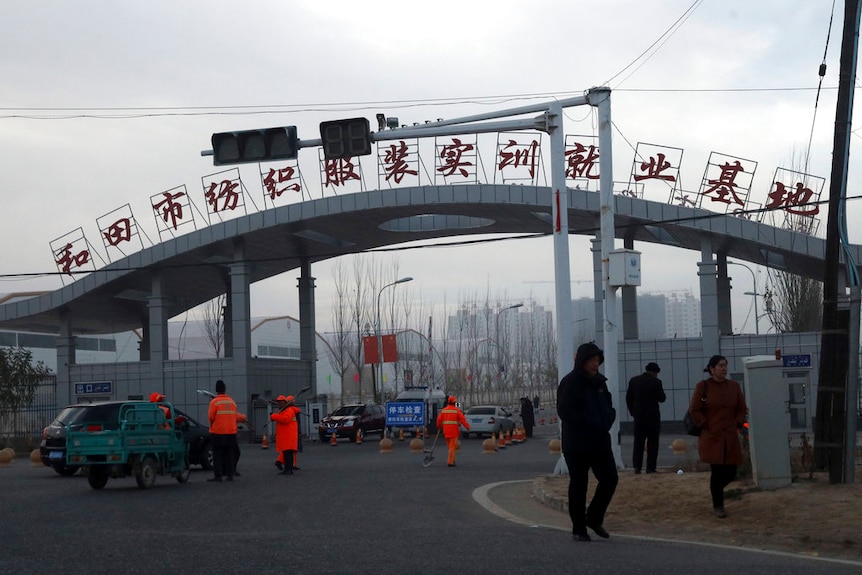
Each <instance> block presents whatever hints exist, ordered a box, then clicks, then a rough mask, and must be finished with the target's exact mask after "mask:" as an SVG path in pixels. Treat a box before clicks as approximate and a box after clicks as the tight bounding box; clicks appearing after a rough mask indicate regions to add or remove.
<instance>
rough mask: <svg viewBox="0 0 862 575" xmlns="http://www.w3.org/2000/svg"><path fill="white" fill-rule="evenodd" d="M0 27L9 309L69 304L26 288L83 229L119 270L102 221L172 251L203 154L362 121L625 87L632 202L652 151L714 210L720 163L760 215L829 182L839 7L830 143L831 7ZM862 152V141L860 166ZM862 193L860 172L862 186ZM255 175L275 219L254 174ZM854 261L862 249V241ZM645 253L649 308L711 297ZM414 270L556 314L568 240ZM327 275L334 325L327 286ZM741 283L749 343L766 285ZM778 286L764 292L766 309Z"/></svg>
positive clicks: (50, 4) (723, 3)
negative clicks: (182, 192)
mask: <svg viewBox="0 0 862 575" xmlns="http://www.w3.org/2000/svg"><path fill="white" fill-rule="evenodd" d="M0 5H2V11H3V18H2V20H0V53H2V54H3V57H2V59H0V77H2V78H3V90H2V91H0V158H2V160H0V174H2V179H3V183H4V186H3V189H4V191H3V198H4V205H3V210H2V216H0V217H2V226H0V241H2V243H3V246H4V250H3V254H4V255H3V257H2V259H0V276H2V277H0V293H9V292H17V291H29V290H37V289H54V288H56V287H59V286H60V285H61V283H60V280H59V279H58V278H57V277H55V276H45V277H26V278H25V279H21V278H20V277H16V275H15V274H38V273H43V272H53V271H55V269H56V268H55V266H54V263H53V259H52V254H51V249H50V247H49V244H50V242H52V241H53V240H55V239H57V238H59V237H61V236H63V235H65V234H67V233H68V232H70V231H72V230H73V229H75V228H78V227H82V228H83V230H84V233H85V234H86V235H87V238H88V239H89V241H90V243H91V244H94V245H96V246H97V247H98V248H101V242H100V241H99V238H98V227H97V225H96V218H98V217H101V216H103V215H105V214H107V213H109V212H112V211H113V210H115V209H117V208H119V207H121V206H123V205H125V204H129V205H130V207H131V209H132V211H133V212H134V215H135V217H136V219H137V221H138V223H139V225H140V226H141V228H143V229H144V231H145V232H146V233H147V234H148V235H149V237H150V238H152V239H154V240H155V239H157V238H158V233H157V231H156V226H155V222H154V218H153V215H152V212H151V210H150V207H149V198H150V196H152V195H154V194H157V193H159V192H162V191H165V190H168V189H171V188H174V187H176V186H180V185H186V186H187V188H188V191H189V193H190V194H191V196H192V198H193V200H194V201H196V202H199V203H201V204H202V203H203V200H202V197H203V191H202V189H201V178H202V177H203V176H205V175H207V174H211V173H213V172H215V171H216V170H215V169H214V168H213V166H212V160H211V158H204V157H201V156H200V151H201V150H204V149H208V148H209V147H210V145H209V138H210V135H211V134H212V133H213V132H218V131H225V130H234V129H247V128H259V127H266V126H281V125H296V126H297V127H298V129H299V134H300V137H301V138H315V137H317V134H318V124H319V122H321V121H323V120H331V119H338V118H345V117H351V116H360V115H361V116H366V117H368V118H369V119H370V120H371V121H372V125H373V123H374V115H375V113H377V112H384V113H386V114H387V115H392V116H398V117H399V118H400V119H401V121H402V123H408V124H409V123H413V122H422V121H424V120H427V119H436V118H440V117H445V118H452V117H457V116H464V115H470V114H476V113H481V112H484V111H488V110H494V109H500V108H510V107H515V106H519V105H522V104H524V103H528V102H534V101H547V100H550V99H551V98H553V97H555V96H560V97H566V96H571V95H575V94H579V93H581V92H582V91H584V90H586V89H588V88H590V87H592V86H597V85H608V86H609V87H611V88H612V89H613V93H612V98H613V103H612V115H613V121H614V123H615V125H616V127H617V130H618V131H616V132H615V133H614V180H619V181H625V180H627V179H628V174H629V172H630V171H631V166H632V161H633V158H634V150H633V148H632V147H631V146H634V145H637V143H638V142H649V143H652V144H659V145H663V146H669V147H675V148H681V149H683V150H684V156H683V161H682V164H681V182H682V186H683V188H684V189H686V190H691V191H694V192H696V191H697V189H698V187H699V184H700V180H701V178H702V176H703V172H704V168H705V166H706V163H707V160H708V157H709V154H710V152H720V153H723V154H728V155H731V156H736V157H741V158H746V159H750V160H754V161H756V162H758V169H757V174H756V177H755V179H754V182H753V186H752V191H751V194H752V198H754V199H756V200H757V201H758V202H760V203H763V202H764V200H765V198H766V194H767V192H768V191H769V186H770V182H771V181H772V177H773V174H774V171H775V169H776V168H777V167H779V166H780V167H792V166H791V165H790V164H791V163H792V162H791V158H792V157H793V156H794V154H796V155H797V156H799V155H800V154H801V153H804V151H805V149H806V148H807V146H808V142H809V136H810V135H812V134H813V137H812V140H811V152H810V168H809V170H808V172H809V173H811V174H814V175H817V176H821V177H824V178H827V179H828V177H829V175H830V174H829V170H830V161H831V149H832V130H833V125H834V113H835V111H834V106H835V100H836V94H837V93H836V90H835V88H836V87H837V84H838V64H839V62H838V55H839V51H840V45H841V32H842V30H841V27H842V18H843V3H840V2H839V3H837V5H836V7H835V8H836V14H835V22H834V23H833V27H832V37H831V41H830V44H829V50H828V53H827V64H828V70H827V74H826V77H825V79H824V82H823V85H824V87H825V88H826V89H824V90H823V92H822V93H821V95H820V100H819V108H818V109H817V115H816V123H814V125H813V132H812V122H813V121H814V118H815V116H814V113H815V98H816V91H815V90H814V89H815V88H816V87H817V85H818V75H817V70H818V66H819V65H820V63H821V60H822V59H823V56H824V49H825V46H826V40H827V33H828V32H829V19H830V15H831V10H832V7H833V3H832V2H831V1H829V0H758V1H757V2H752V1H751V0H745V1H742V0H703V1H702V2H694V1H692V0H675V1H674V0H653V1H651V2H637V1H634V0H603V1H602V2H585V1H581V0H576V1H573V0H535V1H534V2H529V3H526V2H515V1H509V0H495V1H493V2H492V1H468V2H463V1H460V2H456V1H451V0H438V1H435V2H426V1H415V2H403V1H401V2H396V1H375V0H366V1H364V2H355V1H348V0H334V1H333V0H327V1H319V0H308V1H305V0H299V1H297V0H292V1H290V2H284V1H257V2H247V3H236V2H226V1H221V0H215V1H213V0H208V1H181V0H148V1H147V2H115V1H110V0H88V1H81V0H77V1H76V0H54V1H41V2H13V1H10V0H0ZM692 7H694V8H693V10H689V9H690V8H692ZM681 18H682V20H681V21H680V19H681ZM678 21H679V22H678ZM675 23H678V24H679V25H678V27H676V28H674V24H675ZM672 28H673V29H674V32H673V33H672V34H669V35H667V36H664V37H663V34H665V32H667V31H668V30H669V29H672ZM656 41H659V42H658V44H655V45H653V44H654V43H655V42H656ZM645 52H646V55H645V57H643V58H641V59H638V57H639V56H641V55H642V54H644V53H645ZM633 62H635V65H633V66H630V67H629V65H630V64H632V63H633ZM627 67H628V68H627ZM790 88H806V89H805V90H791V89H790ZM514 96H519V97H518V98H515V97H514ZM238 107H247V108H244V109H238ZM565 131H566V133H572V134H573V133H578V134H590V133H594V132H595V116H594V114H592V113H591V112H590V111H588V110H583V111H580V109H577V110H574V111H573V110H570V111H569V112H567V120H566V128H565ZM858 141H859V139H858V136H856V135H854V137H853V139H852V144H853V145H854V147H855V145H856V144H857V143H858ZM306 156H307V157H308V159H309V161H311V162H312V164H311V165H312V168H310V169H308V168H306V167H304V166H303V170H304V174H305V177H306V179H307V180H308V181H309V182H310V183H311V187H313V186H314V182H315V178H316V177H317V175H316V173H315V168H314V167H313V166H314V161H315V160H316V152H313V151H304V152H303V156H301V158H300V160H301V161H303V160H304V158H305V157H306ZM859 172H860V170H859V162H858V158H857V157H855V156H854V155H853V153H852V152H851V165H850V182H851V183H852V182H854V181H856V179H858V174H859ZM241 173H242V175H243V181H244V182H245V184H246V186H247V187H248V188H249V193H250V194H252V196H253V197H254V200H255V201H256V202H257V203H258V206H261V204H262V202H261V200H260V198H261V192H260V187H259V184H258V183H257V182H258V181H259V178H258V175H257V173H256V166H251V167H248V166H247V167H243V168H242V169H241ZM372 174H373V171H372ZM825 190H827V191H828V181H827V183H826V188H825ZM848 195H850V196H853V195H854V193H853V191H852V187H851V189H850V191H849V193H848ZM827 196H828V193H824V195H823V198H822V199H824V200H825V199H826V198H827ZM648 199H656V198H648ZM848 213H849V214H850V221H851V222H852V221H853V217H854V215H855V216H856V217H858V216H859V215H860V209H859V206H858V203H857V202H855V201H851V202H850V204H849V206H848ZM825 218H826V215H825V213H824V214H823V216H822V224H821V230H823V229H825ZM202 225H203V224H202V223H199V224H198V227H201V226H202ZM822 233H823V232H822V231H821V234H822ZM850 240H851V242H853V243H859V242H860V241H862V240H860V234H859V233H858V232H857V231H856V230H855V229H854V228H853V226H851V229H850ZM619 247H621V244H620V245H619ZM636 248H638V249H641V250H642V251H643V253H644V255H643V261H642V265H643V272H642V278H643V287H642V290H643V291H664V290H673V289H691V290H692V291H693V292H694V293H695V294H697V288H698V283H697V275H696V273H697V267H696V265H695V262H696V261H697V259H698V254H696V253H690V252H681V251H680V250H671V249H668V248H658V247H650V246H641V245H637V246H636ZM378 257H380V256H378ZM397 257H398V264H399V267H400V269H401V270H402V272H403V274H402V275H411V276H413V277H414V278H415V279H416V281H414V282H412V283H411V284H408V285H407V286H404V288H403V289H410V290H411V292H412V294H413V295H414V296H415V297H416V298H421V299H422V300H423V301H426V302H432V301H433V302H437V303H442V301H443V299H444V298H445V299H446V300H447V301H448V302H449V303H450V304H451V303H454V302H456V301H458V300H459V299H460V298H461V297H462V296H463V295H464V294H469V293H477V292H485V291H486V289H487V288H488V286H491V289H492V291H494V292H495V293H496V292H498V291H500V292H505V293H506V296H507V297H508V299H509V300H510V301H512V302H515V301H528V300H529V299H530V298H532V299H535V300H537V301H538V303H541V304H545V305H548V306H551V307H552V305H553V294H552V284H550V283H547V284H541V283H525V282H527V281H537V280H538V281H542V280H551V279H553V264H552V262H553V251H552V244H551V240H550V239H547V240H530V241H521V242H506V243H505V244H502V245H501V244H493V245H488V246H482V247H475V248H469V249H459V250H458V251H457V252H455V251H453V250H452V249H451V248H450V249H436V250H423V251H421V252H419V251H417V252H402V253H401V254H399V255H398V256H397ZM571 257H572V277H573V279H574V280H588V279H590V270H591V263H590V256H589V240H588V238H573V240H572V243H571ZM313 271H314V275H315V276H316V277H317V278H318V281H317V285H318V296H317V302H318V306H319V312H318V314H319V315H318V317H319V318H321V319H323V318H322V317H321V316H327V315H328V313H327V312H328V309H329V299H328V298H329V297H330V294H331V290H330V289H329V287H328V285H327V284H328V283H329V282H330V280H331V277H332V276H331V272H330V266H329V265H326V264H319V265H317V266H315V268H314V270H313ZM731 271H732V274H731V275H733V276H734V286H735V289H734V290H733V299H734V329H735V330H739V329H741V324H742V321H743V320H744V318H745V314H746V313H747V311H748V309H749V306H750V304H751V298H750V297H749V296H744V295H743V294H742V292H743V291H748V290H750V289H751V285H750V282H751V279H750V275H749V274H748V272H746V271H745V270H741V269H737V270H735V271H734V270H731ZM297 275H298V273H295V274H285V275H284V276H282V277H280V278H277V279H272V280H268V281H266V282H261V284H260V285H257V286H255V287H254V290H253V297H254V300H253V303H252V313H253V314H254V315H283V314H291V315H296V314H297V313H298V311H297V309H298V306H297V303H296V297H295V286H296V279H295V278H296V276H297ZM765 279H766V273H765V270H764V271H763V272H762V273H760V279H759V289H761V290H762V289H763V285H764V284H763V282H764V281H765ZM399 289H402V288H400V287H399ZM572 293H573V297H579V296H589V295H591V294H592V288H591V286H590V285H589V284H587V283H583V284H580V283H579V284H575V285H573V286H572ZM285 294H286V295H285ZM321 327H323V326H321ZM746 331H749V332H753V324H752V323H751V322H750V321H749V323H748V326H747V329H746Z"/></svg>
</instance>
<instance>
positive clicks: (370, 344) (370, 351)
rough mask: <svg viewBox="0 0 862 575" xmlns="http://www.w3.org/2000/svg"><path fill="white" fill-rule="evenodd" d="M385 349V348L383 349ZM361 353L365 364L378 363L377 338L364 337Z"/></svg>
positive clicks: (372, 336) (371, 336) (373, 336)
mask: <svg viewBox="0 0 862 575" xmlns="http://www.w3.org/2000/svg"><path fill="white" fill-rule="evenodd" d="M384 349H385V348H384ZM362 352H363V354H364V355H365V363H366V364H368V363H372V364H375V365H376V364H378V363H380V355H379V353H378V351H377V336H376V335H366V336H365V337H363V338H362Z"/></svg>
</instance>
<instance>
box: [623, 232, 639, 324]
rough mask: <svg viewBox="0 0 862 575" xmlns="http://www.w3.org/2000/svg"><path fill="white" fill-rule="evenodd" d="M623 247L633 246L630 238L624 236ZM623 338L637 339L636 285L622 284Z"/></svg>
mask: <svg viewBox="0 0 862 575" xmlns="http://www.w3.org/2000/svg"><path fill="white" fill-rule="evenodd" d="M623 247H624V248H626V249H629V250H633V249H634V248H635V242H634V240H632V239H629V238H625V239H624V240H623ZM622 301H623V339H638V332H639V328H638V288H637V287H636V286H623V288H622Z"/></svg>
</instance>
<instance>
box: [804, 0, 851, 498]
mask: <svg viewBox="0 0 862 575" xmlns="http://www.w3.org/2000/svg"><path fill="white" fill-rule="evenodd" d="M860 10H862V0H846V1H845V3H844V32H843V36H842V40H841V62H840V71H839V75H838V102H837V106H836V109H835V134H834V139H833V144H832V174H831V177H830V185H829V217H828V220H827V225H826V254H825V269H824V274H823V328H822V331H821V334H820V370H819V379H818V387H817V415H816V420H815V427H814V449H815V462H816V465H817V467H818V468H820V469H823V468H826V469H827V471H828V472H829V482H830V483H842V482H843V481H844V464H845V451H846V450H845V445H846V442H847V441H850V440H851V439H852V440H853V441H854V442H855V438H848V437H847V436H846V430H847V425H846V422H847V417H848V415H849V414H848V413H847V409H846V406H847V402H846V395H847V383H848V381H847V375H848V374H847V367H848V357H849V352H850V350H849V348H848V339H849V337H848V327H849V321H848V320H849V317H848V314H847V313H846V311H845V312H843V313H842V312H839V310H838V298H839V295H842V294H839V293H838V285H839V282H838V274H839V255H840V237H839V232H840V227H839V226H842V221H841V219H840V218H839V213H840V211H841V209H842V204H843V203H844V202H845V201H846V200H845V198H846V192H847V159H848V156H849V151H850V125H851V120H852V118H853V95H854V84H855V82H856V59H857V54H858V42H859V16H860ZM842 291H843V290H842ZM853 352H854V353H856V350H854V351H853ZM852 376H853V377H854V378H855V377H856V374H853V375H852ZM854 416H855V414H854Z"/></svg>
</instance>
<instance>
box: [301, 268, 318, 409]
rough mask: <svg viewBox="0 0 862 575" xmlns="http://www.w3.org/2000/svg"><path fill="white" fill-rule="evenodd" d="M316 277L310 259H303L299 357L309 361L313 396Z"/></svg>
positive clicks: (315, 351) (314, 392) (315, 357)
mask: <svg viewBox="0 0 862 575" xmlns="http://www.w3.org/2000/svg"><path fill="white" fill-rule="evenodd" d="M314 279H315V278H314V277H312V275H311V262H310V261H309V259H308V258H302V260H301V262H300V276H299V282H298V285H297V287H298V288H299V357H300V359H302V360H303V361H307V362H308V365H309V367H310V370H309V371H310V375H311V381H310V382H309V385H311V389H312V393H313V395H317V369H316V365H315V362H316V361H317V348H316V345H317V342H316V341H315V337H314V333H315V331H316V319H315V315H314Z"/></svg>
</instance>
